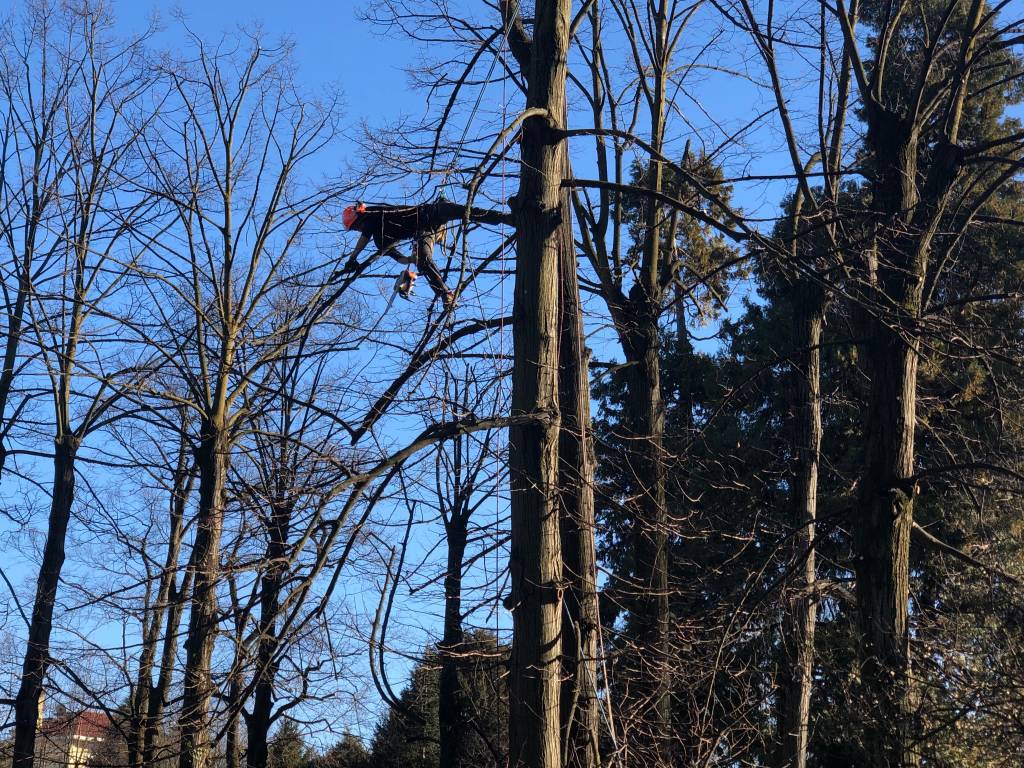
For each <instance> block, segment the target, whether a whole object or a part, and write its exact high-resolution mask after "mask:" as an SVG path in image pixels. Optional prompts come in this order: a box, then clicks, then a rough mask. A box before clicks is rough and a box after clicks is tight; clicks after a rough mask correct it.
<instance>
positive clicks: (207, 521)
mask: <svg viewBox="0 0 1024 768" xmlns="http://www.w3.org/2000/svg"><path fill="white" fill-rule="evenodd" d="M229 448H230V440H229V437H228V432H227V428H226V427H225V425H224V424H223V420H210V419H204V420H203V422H202V425H201V432H200V438H199V446H198V448H197V450H196V467H197V470H198V473H199V508H198V510H197V511H196V537H195V542H194V544H193V550H194V551H193V553H192V572H193V588H192V602H191V607H190V613H189V621H188V636H187V638H186V640H185V674H184V680H183V682H182V688H183V695H182V700H181V717H180V719H179V728H180V731H181V754H180V756H179V759H178V765H179V768H206V766H207V765H208V760H209V752H210V748H211V744H210V743H209V735H208V722H209V715H210V700H211V699H212V697H213V693H214V686H213V681H212V680H211V679H210V660H211V658H212V655H213V645H214V641H215V639H216V629H217V621H218V611H217V583H218V581H219V580H220V578H219V577H220V574H219V569H220V539H221V533H222V531H223V527H224V484H225V481H226V479H227V469H228V451H229Z"/></svg>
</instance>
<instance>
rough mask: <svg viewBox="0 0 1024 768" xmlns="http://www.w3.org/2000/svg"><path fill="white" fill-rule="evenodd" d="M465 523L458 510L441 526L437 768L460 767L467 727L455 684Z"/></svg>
mask: <svg viewBox="0 0 1024 768" xmlns="http://www.w3.org/2000/svg"><path fill="white" fill-rule="evenodd" d="M458 506H459V507H462V506H463V505H462V504H459V505H458ZM467 523H468V518H467V517H465V515H464V514H463V513H462V510H461V509H458V508H456V509H453V510H452V511H451V517H450V518H449V520H448V521H446V523H445V537H446V539H447V542H448V568H447V571H446V572H445V576H444V631H443V635H442V637H441V645H440V650H441V672H440V677H439V680H438V711H437V721H438V727H439V737H440V742H441V743H440V754H439V761H438V765H439V766H440V768H460V767H461V766H462V765H463V762H462V756H463V755H464V754H465V748H464V746H463V745H464V736H465V735H466V730H467V728H468V725H467V723H466V706H465V699H464V694H463V692H462V686H461V684H460V682H459V667H460V662H461V653H462V652H463V645H462V641H463V631H462V566H463V561H464V559H465V556H466V539H467V530H466V526H467Z"/></svg>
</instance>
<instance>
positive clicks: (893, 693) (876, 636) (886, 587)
mask: <svg viewBox="0 0 1024 768" xmlns="http://www.w3.org/2000/svg"><path fill="white" fill-rule="evenodd" d="M868 126H869V127H868V134H867V144H868V146H869V147H870V148H871V150H872V151H873V152H874V153H875V158H876V160H875V161H876V163H878V170H877V171H876V173H875V178H874V179H873V180H872V196H873V207H874V213H875V215H876V218H877V220H878V221H879V222H880V223H881V226H879V228H878V232H877V233H876V238H875V242H876V246H875V251H874V253H873V255H872V258H871V259H870V263H869V265H868V270H867V275H866V282H867V290H868V295H869V297H871V298H873V299H874V302H875V311H873V312H866V313H864V314H865V317H864V318H863V326H864V334H863V336H864V339H865V342H864V344H863V352H864V356H865V361H866V366H867V371H868V374H869V376H870V378H871V387H870V391H869V393H868V401H867V403H866V409H865V436H864V439H865V451H864V470H863V475H862V477H861V487H860V495H859V499H858V508H857V511H856V520H855V522H854V537H853V538H854V547H855V551H856V576H857V588H856V596H857V607H858V621H859V634H860V654H861V664H860V674H861V685H862V690H863V706H864V711H863V716H864V746H865V748H866V750H867V753H868V757H869V759H870V760H871V764H872V765H877V766H887V767H892V768H902V767H903V766H915V765H917V764H918V762H919V757H918V755H917V753H916V747H915V745H914V740H915V737H914V734H915V731H916V727H915V724H914V709H915V704H914V700H915V695H914V691H913V682H912V677H911V669H910V666H911V664H910V632H909V621H908V600H909V597H910V533H911V529H912V527H913V506H914V502H913V496H914V488H913V480H912V477H913V474H914V428H915V424H916V396H917V354H918V351H917V350H918V341H917V340H916V338H915V337H914V329H913V324H914V322H915V321H916V319H917V318H918V317H919V314H920V308H921V298H922V289H923V285H924V278H925V272H926V269H927V260H928V255H929V249H930V232H929V231H927V230H925V229H923V228H922V223H921V222H922V221H925V220H926V219H927V215H928V211H927V210H926V209H928V208H933V206H932V205H930V204H923V205H920V206H919V203H921V202H922V201H921V199H920V196H919V190H918V178H917V171H918V168H917V161H918V151H919V149H918V135H917V129H916V128H915V127H914V126H911V125H908V124H907V122H906V121H905V120H903V119H901V118H898V117H896V116H894V115H892V114H891V113H888V112H883V111H881V110H880V109H877V108H876V109H874V110H872V111H871V112H870V114H869V119H868ZM926 202H927V201H926Z"/></svg>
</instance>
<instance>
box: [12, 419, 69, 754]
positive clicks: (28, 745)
mask: <svg viewBox="0 0 1024 768" xmlns="http://www.w3.org/2000/svg"><path fill="white" fill-rule="evenodd" d="M79 444H80V443H79V440H78V438H77V437H76V436H75V435H73V434H65V435H62V436H60V437H58V438H57V440H56V441H55V442H54V450H53V498H52V499H51V501H50V516H49V520H48V522H47V529H46V544H44V545H43V559H42V562H41V563H40V565H39V577H38V578H37V580H36V598H35V602H34V603H33V605H32V617H31V620H30V623H29V628H28V647H27V650H26V652H25V660H24V663H23V664H22V668H21V683H20V685H19V686H18V694H17V697H16V698H15V703H14V749H13V760H12V763H11V765H12V768H31V767H32V763H33V760H34V759H35V746H36V732H37V731H38V729H39V709H40V707H39V697H40V696H41V695H42V692H43V681H44V679H45V678H46V670H47V668H48V667H49V665H50V632H51V630H52V629H53V607H54V603H55V602H56V599H57V586H58V585H59V584H60V572H61V569H62V568H63V567H64V542H65V540H66V538H67V533H68V523H69V522H70V521H71V505H72V504H73V503H74V499H75V457H76V456H77V453H78V448H79Z"/></svg>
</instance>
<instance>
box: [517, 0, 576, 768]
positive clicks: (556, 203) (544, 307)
mask: <svg viewBox="0 0 1024 768" xmlns="http://www.w3.org/2000/svg"><path fill="white" fill-rule="evenodd" d="M503 9H504V10H505V11H506V12H508V13H511V12H512V6H511V5H510V4H509V3H507V2H505V3H503ZM570 10H571V4H570V2H568V0H539V1H538V2H537V4H536V10H535V19H534V36H533V39H532V40H529V39H528V38H527V37H526V31H525V28H524V27H523V25H522V21H521V19H519V18H518V16H516V17H515V18H514V19H513V22H514V23H513V24H512V25H511V27H510V28H511V33H510V36H509V44H510V46H511V47H512V50H513V53H514V54H515V56H516V59H517V60H518V62H519V64H520V67H521V69H522V71H523V74H524V75H525V76H526V80H527V83H528V86H527V98H526V107H527V109H528V110H529V109H534V110H538V114H536V115H535V116H532V117H529V118H528V119H526V121H525V122H524V123H523V131H522V140H521V146H520V152H521V158H520V159H521V167H520V177H519V191H518V193H517V195H516V198H515V199H514V201H513V202H514V204H513V220H514V223H515V227H516V248H517V258H516V284H515V305H514V320H513V327H512V337H513V348H514V356H515V357H514V364H513V370H512V414H513V415H514V416H515V415H527V414H529V415H533V416H535V417H536V419H537V420H536V421H535V422H532V423H528V424H523V425H519V426H514V427H512V428H511V429H510V430H509V470H510V474H511V486H512V497H511V516H512V526H511V528H512V530H511V555H510V561H509V568H510V574H511V594H510V595H509V599H508V603H509V607H510V608H511V610H512V619H513V639H512V659H511V698H510V707H509V751H510V755H509V764H510V766H512V768H521V767H522V768H557V767H558V766H560V765H561V762H562V760H561V749H560V746H561V739H560V725H561V718H560V716H559V698H560V687H561V681H560V678H561V674H560V673H561V641H562V637H561V633H562V605H561V602H562V600H561V594H562V581H561V580H562V556H561V541H560V538H559V526H558V513H559V503H558V487H557V484H558V431H559V415H558V414H559V410H558V365H559V360H558V293H559V291H558V273H559V251H560V250H561V248H560V242H561V237H562V232H561V228H560V215H559V208H560V204H561V199H562V197H561V182H562V180H563V179H564V178H565V176H566V171H567V169H566V167H565V162H564V157H565V155H564V150H563V148H562V145H563V144H564V141H565V140H564V138H559V137H558V136H557V135H556V134H555V133H554V132H553V129H556V128H558V127H561V126H560V124H561V121H562V115H563V112H564V108H565V80H566V69H567V58H568V47H569V22H570ZM516 13H518V4H516Z"/></svg>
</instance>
